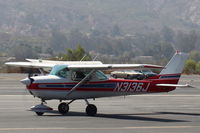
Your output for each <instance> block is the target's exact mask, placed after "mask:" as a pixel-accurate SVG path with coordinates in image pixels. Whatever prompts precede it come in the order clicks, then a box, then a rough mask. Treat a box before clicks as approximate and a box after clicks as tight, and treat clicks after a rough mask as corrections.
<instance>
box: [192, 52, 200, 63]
mask: <svg viewBox="0 0 200 133" xmlns="http://www.w3.org/2000/svg"><path fill="white" fill-rule="evenodd" d="M190 59H193V60H195V61H199V60H200V52H198V51H192V52H190Z"/></svg>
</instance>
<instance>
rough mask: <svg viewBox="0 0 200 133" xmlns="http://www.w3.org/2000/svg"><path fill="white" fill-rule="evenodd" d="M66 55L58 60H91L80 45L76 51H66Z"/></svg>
mask: <svg viewBox="0 0 200 133" xmlns="http://www.w3.org/2000/svg"><path fill="white" fill-rule="evenodd" d="M66 52H67V53H66V54H62V55H61V56H60V60H66V61H81V60H84V61H86V60H91V56H90V55H89V54H88V53H87V52H86V51H85V49H84V48H82V47H81V46H80V45H78V46H77V48H76V49H70V48H68V49H66Z"/></svg>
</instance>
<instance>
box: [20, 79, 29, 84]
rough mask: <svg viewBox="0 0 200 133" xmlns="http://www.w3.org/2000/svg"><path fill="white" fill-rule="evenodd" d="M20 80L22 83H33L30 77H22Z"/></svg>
mask: <svg viewBox="0 0 200 133" xmlns="http://www.w3.org/2000/svg"><path fill="white" fill-rule="evenodd" d="M20 82H21V83H22V84H25V85H30V84H31V80H30V79H29V78H25V79H22V80H21V81H20Z"/></svg>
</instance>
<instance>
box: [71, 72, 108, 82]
mask: <svg viewBox="0 0 200 133" xmlns="http://www.w3.org/2000/svg"><path fill="white" fill-rule="evenodd" d="M89 73H90V71H72V73H71V78H72V80H74V81H80V80H82V79H83V78H85V76H87V75H88V74H89ZM95 77H96V78H95ZM91 78H94V79H96V80H107V79H108V78H107V76H105V74H104V73H102V72H101V71H96V72H95V73H94V74H93V75H91Z"/></svg>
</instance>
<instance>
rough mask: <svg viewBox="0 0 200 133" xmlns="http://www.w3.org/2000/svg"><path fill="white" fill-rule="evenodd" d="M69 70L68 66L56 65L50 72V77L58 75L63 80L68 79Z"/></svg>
mask: <svg viewBox="0 0 200 133" xmlns="http://www.w3.org/2000/svg"><path fill="white" fill-rule="evenodd" d="M68 72H69V70H68V68H67V66H66V65H56V66H54V67H53V69H52V70H51V72H50V75H56V76H59V77H62V78H66V77H67V76H68Z"/></svg>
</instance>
